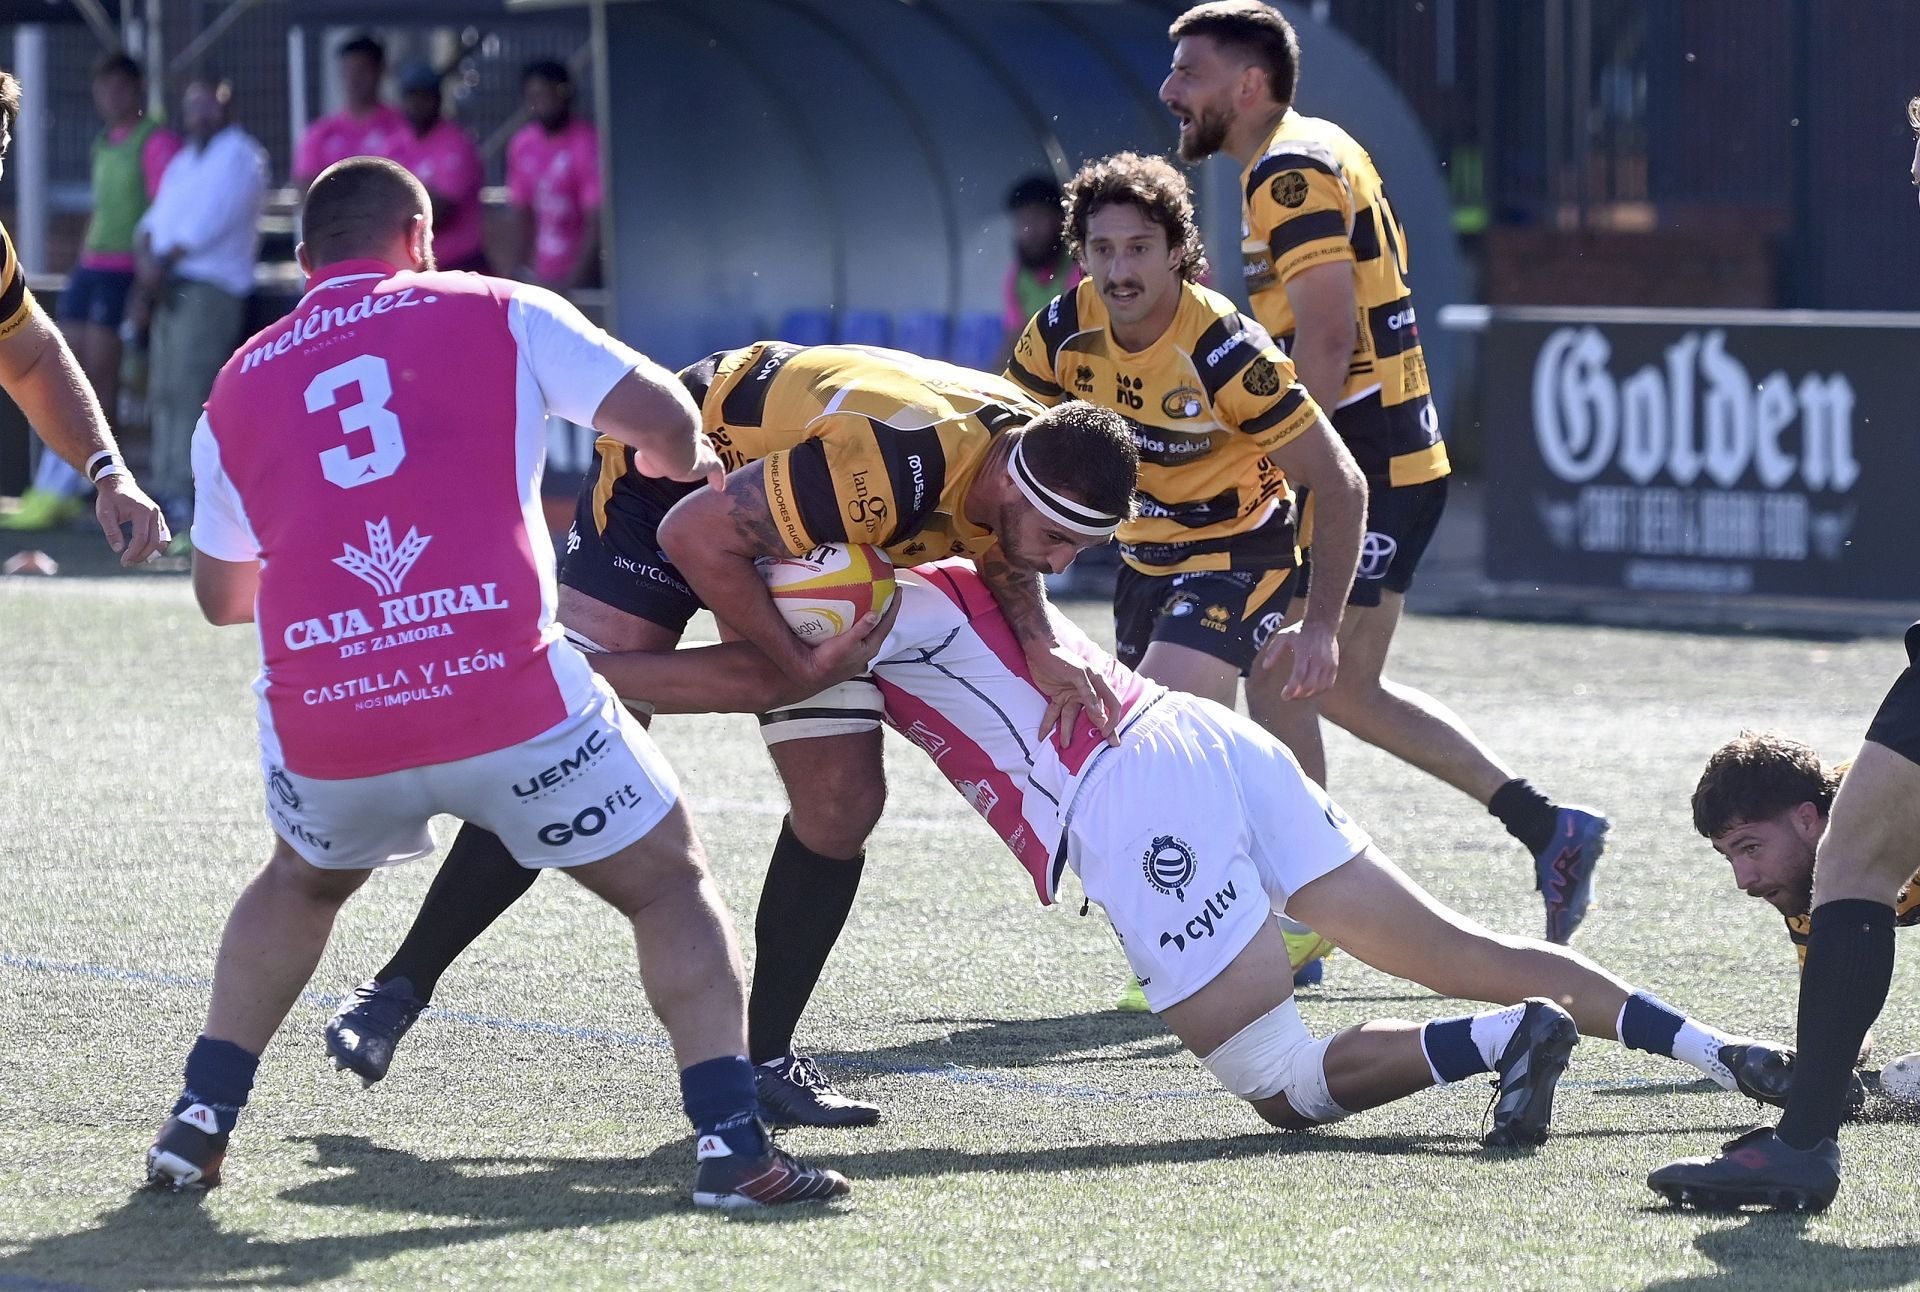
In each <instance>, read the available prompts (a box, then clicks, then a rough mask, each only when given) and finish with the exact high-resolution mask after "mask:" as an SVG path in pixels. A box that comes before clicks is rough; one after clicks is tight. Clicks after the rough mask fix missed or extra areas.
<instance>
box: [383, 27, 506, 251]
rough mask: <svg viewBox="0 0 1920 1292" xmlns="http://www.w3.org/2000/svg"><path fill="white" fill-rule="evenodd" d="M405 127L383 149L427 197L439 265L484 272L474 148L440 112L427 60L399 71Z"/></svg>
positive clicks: (435, 78)
mask: <svg viewBox="0 0 1920 1292" xmlns="http://www.w3.org/2000/svg"><path fill="white" fill-rule="evenodd" d="M400 106H401V109H402V110H403V111H404V112H405V113H406V117H407V133H406V137H405V138H404V139H402V140H401V141H400V142H399V143H398V144H397V145H396V146H395V147H394V149H393V151H392V152H389V153H388V154H387V156H388V157H390V158H391V159H393V160H394V161H397V162H399V163H400V164H401V165H402V166H405V167H406V168H407V169H408V170H410V171H412V172H413V174H414V178H416V179H418V180H419V181H420V182H421V183H422V184H424V185H426V186H427V196H428V197H430V198H432V199H433V251H434V258H435V259H436V260H437V261H438V262H439V264H440V268H442V269H470V270H474V271H476V272H479V273H485V272H487V257H486V251H485V241H486V238H485V229H484V225H483V222H482V214H481V210H480V184H481V182H482V180H484V179H485V178H486V170H485V167H484V165H483V164H482V163H481V161H480V148H479V146H478V145H477V144H475V143H474V142H473V136H472V135H470V134H468V133H467V131H466V129H465V128H464V127H462V126H461V125H460V123H459V122H457V121H454V120H452V119H451V118H449V117H446V116H444V115H442V113H441V94H440V73H439V72H437V71H435V70H434V69H433V67H432V66H431V65H430V64H427V63H409V64H408V65H407V66H406V67H405V68H403V69H401V72H400Z"/></svg>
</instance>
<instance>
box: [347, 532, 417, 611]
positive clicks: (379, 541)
mask: <svg viewBox="0 0 1920 1292" xmlns="http://www.w3.org/2000/svg"><path fill="white" fill-rule="evenodd" d="M432 541H433V537H432V535H428V536H427V537H426V538H422V537H420V531H419V530H417V529H414V528H412V527H411V526H409V527H408V529H407V536H406V537H405V538H403V539H401V540H400V545H399V546H398V547H395V546H394V543H393V526H392V525H391V524H389V523H388V521H387V518H386V517H384V516H382V517H381V518H380V521H379V523H378V524H375V523H374V522H373V521H368V522H367V550H366V551H364V552H363V551H361V550H360V549H359V548H357V547H355V546H354V545H353V544H352V543H342V544H341V547H342V548H344V549H345V550H344V551H343V552H342V553H341V555H339V556H336V557H334V558H333V563H334V564H335V565H337V566H339V567H340V568H341V569H343V570H345V571H346V572H347V573H349V574H351V575H353V576H354V577H355V578H360V579H365V580H366V581H367V582H368V583H371V584H372V585H373V589H374V591H376V592H378V593H379V594H380V595H381V596H383V597H397V596H399V595H400V585H401V583H403V582H404V581H405V580H406V577H407V571H408V570H411V569H412V568H413V563H414V562H415V561H417V560H419V559H420V553H422V552H424V551H426V550H427V544H428V543H430V542H432Z"/></svg>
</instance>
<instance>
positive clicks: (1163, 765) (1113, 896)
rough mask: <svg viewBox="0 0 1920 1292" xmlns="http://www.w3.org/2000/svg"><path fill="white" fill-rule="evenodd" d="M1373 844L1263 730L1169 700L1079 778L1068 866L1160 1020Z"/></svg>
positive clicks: (1211, 707)
mask: <svg viewBox="0 0 1920 1292" xmlns="http://www.w3.org/2000/svg"><path fill="white" fill-rule="evenodd" d="M1370 842H1372V840H1371V839H1370V838H1369V837H1368V835H1367V832H1366V831H1365V830H1362V829H1361V828H1360V827H1359V826H1358V825H1356V824H1354V821H1353V819H1352V818H1351V817H1349V816H1348V815H1347V814H1346V813H1345V812H1343V811H1341V810H1340V807H1339V806H1338V805H1337V804H1336V803H1334V802H1333V800H1331V799H1329V798H1328V797H1327V795H1326V792H1325V791H1324V790H1322V789H1321V788H1320V787H1319V786H1318V785H1315V784H1314V783H1313V782H1312V781H1310V780H1308V779H1307V777H1306V775H1305V774H1304V773H1302V772H1301V770H1300V765H1299V764H1298V763H1296V762H1294V760H1293V755H1292V754H1291V753H1289V752H1288V751H1287V747H1286V746H1285V745H1283V744H1281V743H1280V742H1279V741H1278V740H1276V739H1274V738H1273V737H1272V736H1271V735H1269V734H1268V733H1267V732H1266V730H1265V729H1263V728H1261V727H1259V726H1257V725H1255V724H1254V723H1253V722H1251V721H1249V720H1248V719H1246V718H1243V717H1241V716H1240V715H1239V714H1237V713H1235V712H1233V711H1232V710H1230V709H1225V708H1222V707H1221V706H1220V705H1217V704H1215V703H1213V702H1212V701H1211V700H1202V699H1200V698H1198V697H1197V696H1191V695H1183V694H1180V693H1179V692H1171V693H1169V694H1168V695H1167V696H1166V698H1165V699H1163V700H1161V701H1159V702H1158V703H1156V704H1155V705H1154V706H1153V707H1152V708H1150V709H1148V710H1147V711H1146V712H1145V713H1144V714H1142V715H1141V716H1140V718H1139V719H1137V720H1136V721H1135V722H1134V724H1133V726H1132V727H1131V728H1130V729H1129V730H1128V731H1127V732H1126V734H1125V736H1124V738H1123V741H1122V744H1121V746H1120V748H1118V749H1115V750H1112V751H1110V752H1109V753H1107V754H1105V755H1103V756H1102V757H1101V759H1100V761H1099V763H1097V764H1096V765H1095V766H1094V768H1093V770H1092V771H1090V772H1089V773H1088V775H1087V780H1086V783H1085V784H1084V785H1083V786H1082V787H1081V790H1080V793H1079V794H1078V796H1077V797H1076V798H1075V799H1074V803H1073V811H1072V815H1071V818H1070V820H1069V822H1068V825H1067V864H1068V865H1070V866H1072V867H1073V869H1074V873H1075V874H1077V875H1079V876H1080V884H1081V887H1082V888H1084V889H1085V890H1086V894H1087V898H1088V900H1090V901H1093V902H1097V903H1098V904H1099V905H1100V906H1101V907H1103V908H1104V909H1105V910H1106V913H1107V918H1108V919H1109V920H1110V921H1112V923H1113V931H1114V932H1115V933H1116V934H1118V935H1119V937H1120V944H1121V946H1122V947H1123V948H1125V950H1126V953H1127V963H1128V964H1130V965H1131V966H1132V967H1133V972H1134V974H1135V975H1136V976H1137V977H1138V978H1139V979H1140V986H1141V988H1142V989H1143V990H1144V991H1145V993H1146V997H1147V1004H1148V1005H1149V1006H1151V1007H1152V1008H1153V1009H1154V1010H1155V1011H1156V1012H1158V1011H1159V1010H1163V1009H1165V1008H1167V1007H1168V1006H1169V1005H1176V1004H1178V1003H1180V1002H1181V1001H1183V1000H1185V999H1186V998H1187V997H1189V996H1191V995H1193V993H1194V992H1196V991H1199V990H1200V989H1201V988H1202V987H1204V986H1206V985H1207V984H1208V983H1209V982H1212V981H1213V980H1214V978H1216V977H1217V976H1219V974H1220V972H1221V971H1222V970H1224V969H1225V968H1226V967H1227V966H1228V965H1229V964H1231V963H1232V962H1233V958H1234V957H1235V956H1237V955H1239V954H1240V953H1241V952H1242V951H1243V950H1245V949H1246V946H1247V943H1249V942H1251V941H1252V940H1253V935H1254V934H1255V933H1258V932H1259V931H1260V926H1261V925H1262V924H1263V923H1265V922H1266V921H1267V920H1268V919H1269V918H1270V917H1272V916H1273V914H1274V913H1275V912H1277V911H1283V910H1285V908H1286V904H1287V899H1288V898H1289V897H1290V896H1291V895H1292V894H1293V893H1296V892H1298V891H1299V890H1300V889H1301V888H1303V887H1305V886H1306V885H1308V884H1310V883H1312V882H1313V881H1314V880H1316V879H1318V878H1320V876H1322V875H1324V874H1326V873H1327V872H1329V871H1331V870H1333V869H1335V868H1337V867H1338V866H1340V865H1342V864H1343V863H1345V862H1347V861H1350V860H1352V859H1353V858H1354V857H1355V856H1358V855H1359V853H1360V852H1361V850H1362V849H1364V848H1365V847H1366V846H1367V845H1368V844H1369V843H1370Z"/></svg>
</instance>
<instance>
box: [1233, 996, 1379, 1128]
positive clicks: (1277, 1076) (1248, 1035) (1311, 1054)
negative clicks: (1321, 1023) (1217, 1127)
mask: <svg viewBox="0 0 1920 1292" xmlns="http://www.w3.org/2000/svg"><path fill="white" fill-rule="evenodd" d="M1332 1040H1333V1038H1332V1037H1330V1036H1329V1037H1323V1038H1322V1039H1320V1040H1318V1041H1316V1040H1314V1039H1313V1034H1312V1033H1311V1032H1309V1031H1307V1025H1306V1024H1305V1023H1303V1022H1301V1021H1300V1011H1299V1009H1298V1008H1297V1007H1296V1006H1295V1005H1294V1003H1293V1001H1291V1000H1288V1001H1287V1002H1286V1003H1284V1004H1282V1005H1279V1006H1276V1007H1275V1008H1273V1009H1271V1010H1268V1011H1267V1012H1266V1013H1265V1014H1262V1015H1261V1016H1260V1017H1259V1018H1256V1019H1254V1020H1253V1022H1251V1023H1248V1024H1247V1025H1246V1026H1245V1027H1243V1028H1241V1029H1240V1030H1239V1031H1238V1032H1235V1033H1234V1034H1233V1035H1232V1036H1231V1037H1229V1038H1228V1039H1227V1041H1226V1042H1225V1043H1224V1044H1223V1045H1221V1046H1220V1048H1219V1049H1217V1050H1215V1051H1214V1052H1213V1053H1212V1054H1209V1055H1207V1056H1206V1057H1205V1058H1203V1059H1201V1060H1200V1061H1201V1062H1202V1063H1204V1064H1206V1065H1207V1070H1208V1071H1210V1072H1212V1073H1213V1075H1214V1076H1215V1077H1217V1078H1219V1081H1220V1084H1221V1085H1223V1086H1225V1087H1226V1088H1227V1089H1228V1090H1229V1091H1231V1092H1232V1093H1234V1094H1235V1095H1238V1096H1239V1097H1240V1098H1242V1099H1245V1100H1247V1101H1248V1102H1250V1103H1254V1102H1258V1101H1260V1100H1262V1099H1271V1098H1273V1097H1274V1096H1275V1095H1280V1094H1284V1095H1285V1096H1286V1097H1287V1103H1288V1104H1289V1105H1291V1106H1292V1108H1293V1111H1294V1112H1296V1113H1298V1114H1300V1116H1302V1117H1304V1118H1306V1119H1307V1120H1309V1121H1314V1122H1334V1121H1339V1120H1340V1119H1341V1118H1342V1117H1345V1116H1346V1115H1347V1110H1346V1109H1344V1108H1342V1107H1341V1106H1340V1105H1339V1104H1338V1103H1336V1102H1335V1101H1334V1098H1333V1095H1332V1094H1331V1093H1330V1092H1329V1091H1328V1090H1327V1069H1326V1054H1327V1045H1328V1043H1329V1042H1330V1041H1332Z"/></svg>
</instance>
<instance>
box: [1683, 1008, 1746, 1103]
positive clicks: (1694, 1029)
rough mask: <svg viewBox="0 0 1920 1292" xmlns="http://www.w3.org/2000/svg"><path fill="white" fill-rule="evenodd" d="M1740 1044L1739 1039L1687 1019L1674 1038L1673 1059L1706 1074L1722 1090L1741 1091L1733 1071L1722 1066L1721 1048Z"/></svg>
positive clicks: (1724, 1065)
mask: <svg viewBox="0 0 1920 1292" xmlns="http://www.w3.org/2000/svg"><path fill="white" fill-rule="evenodd" d="M1738 1040H1739V1038H1738V1037H1734V1036H1728V1035H1727V1034H1726V1033H1725V1032H1721V1031H1717V1030H1716V1029H1714V1028H1711V1027H1703V1026H1701V1025H1700V1024H1699V1023H1696V1022H1694V1021H1693V1020H1692V1019H1688V1020H1686V1022H1684V1023H1682V1024H1680V1033H1679V1035H1677V1036H1675V1037H1674V1038H1673V1057H1674V1058H1676V1059H1678V1060H1680V1062H1682V1063H1688V1064H1692V1065H1693V1066H1694V1067H1696V1068H1698V1069H1700V1071H1702V1072H1704V1073H1706V1074H1707V1076H1708V1078H1710V1079H1711V1080H1712V1081H1713V1083H1714V1084H1715V1085H1717V1086H1719V1087H1720V1088H1721V1089H1722V1090H1734V1089H1737V1088H1738V1087H1737V1086H1736V1084H1735V1082H1734V1079H1733V1073H1732V1071H1731V1070H1729V1069H1728V1067H1727V1065H1726V1064H1724V1063H1722V1062H1720V1047H1721V1046H1723V1045H1730V1044H1733V1043H1734V1042H1736V1041H1738Z"/></svg>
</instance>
